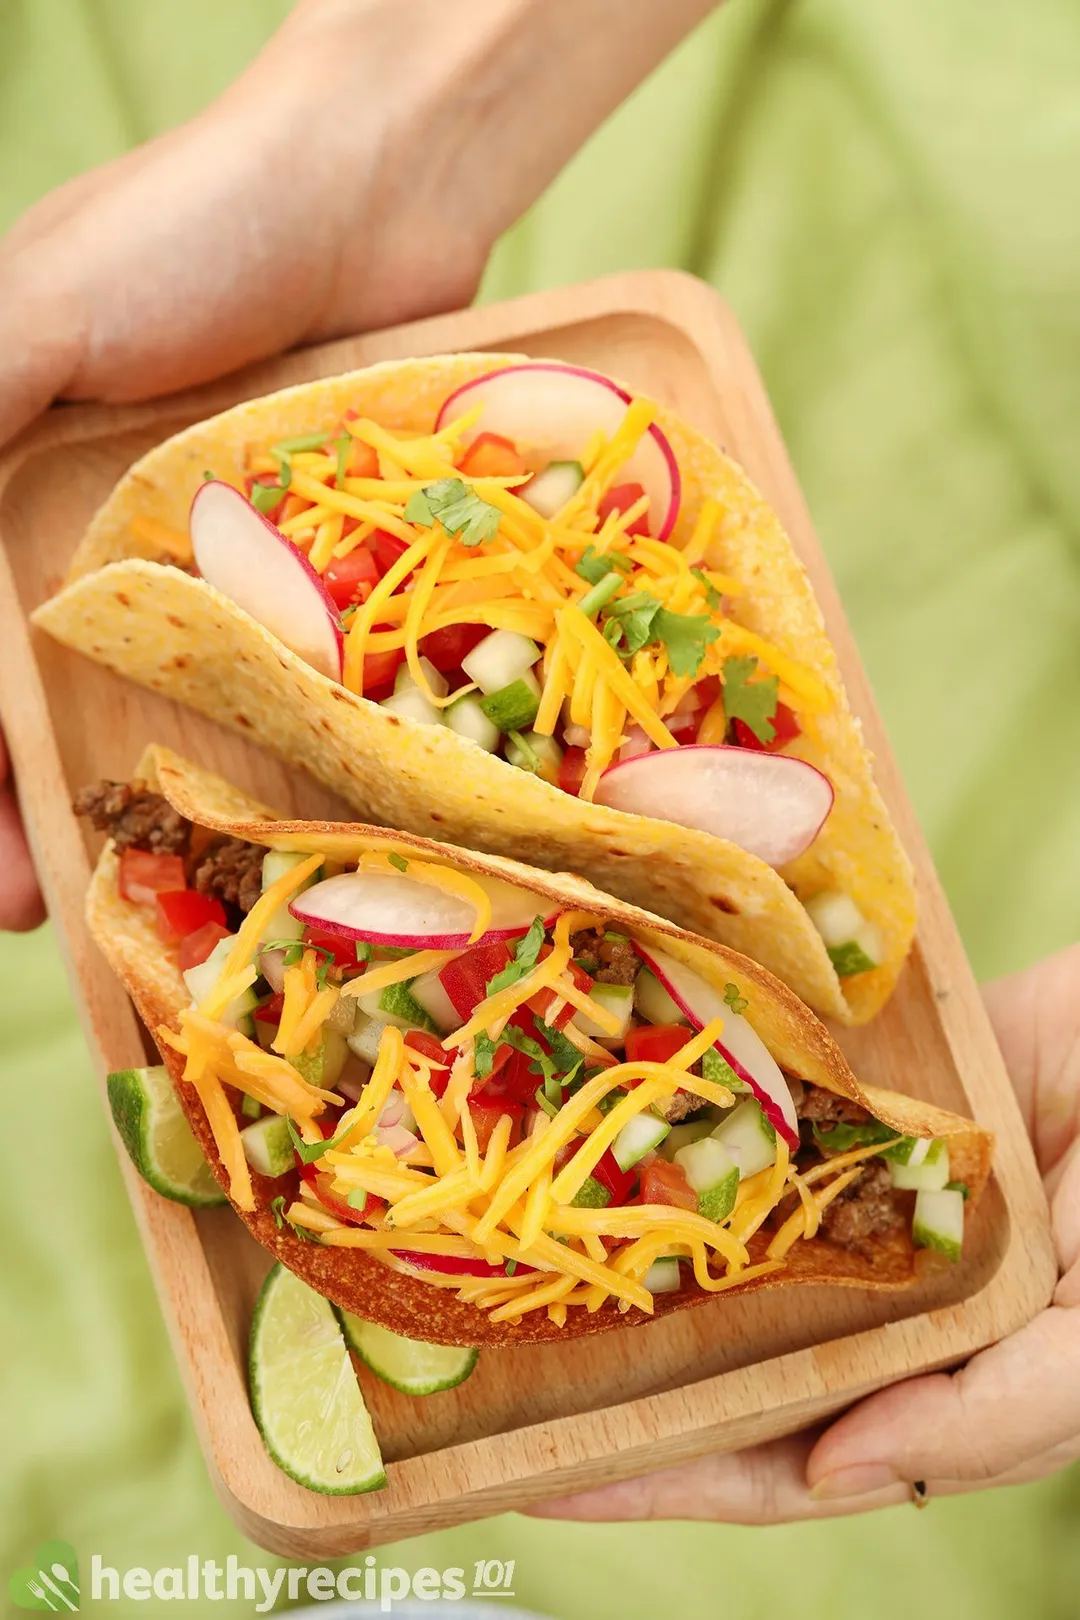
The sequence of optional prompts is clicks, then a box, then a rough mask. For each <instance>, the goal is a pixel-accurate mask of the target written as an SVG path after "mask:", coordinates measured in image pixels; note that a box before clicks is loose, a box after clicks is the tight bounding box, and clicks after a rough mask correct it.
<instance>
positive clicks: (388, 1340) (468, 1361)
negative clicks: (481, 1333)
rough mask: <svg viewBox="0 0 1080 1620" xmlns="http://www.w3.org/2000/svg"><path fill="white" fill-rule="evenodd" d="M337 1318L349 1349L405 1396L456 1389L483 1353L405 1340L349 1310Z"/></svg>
mask: <svg viewBox="0 0 1080 1620" xmlns="http://www.w3.org/2000/svg"><path fill="white" fill-rule="evenodd" d="M338 1316H339V1318H340V1320H341V1326H342V1328H343V1330H344V1333H345V1340H346V1343H347V1344H348V1345H349V1347H350V1349H352V1350H355V1351H356V1353H357V1355H358V1356H359V1357H360V1358H361V1360H362V1361H363V1362H365V1364H366V1365H367V1366H368V1367H370V1368H371V1371H372V1372H373V1373H376V1374H377V1375H378V1377H380V1378H381V1379H382V1380H383V1382H384V1383H387V1384H393V1386H394V1388H395V1389H400V1390H401V1391H402V1392H403V1394H405V1395H434V1394H436V1393H437V1392H438V1391H439V1390H440V1389H453V1387H454V1385H455V1384H460V1383H462V1382H463V1381H464V1380H465V1379H466V1378H468V1376H469V1374H470V1373H471V1372H472V1370H473V1368H474V1367H475V1366H476V1358H477V1356H478V1355H479V1354H480V1352H479V1350H463V1349H461V1347H460V1346H459V1345H454V1344H425V1343H423V1341H422V1340H420V1339H404V1338H402V1336H401V1334H400V1333H391V1332H390V1329H389V1328H384V1327H379V1326H378V1324H377V1323H375V1322H364V1321H361V1319H360V1317H359V1316H353V1315H352V1313H351V1312H350V1311H339V1312H338Z"/></svg>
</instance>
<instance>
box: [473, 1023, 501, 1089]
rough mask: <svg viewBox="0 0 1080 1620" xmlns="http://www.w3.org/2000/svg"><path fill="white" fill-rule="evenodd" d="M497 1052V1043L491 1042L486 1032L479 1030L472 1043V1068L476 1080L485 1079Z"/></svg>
mask: <svg viewBox="0 0 1080 1620" xmlns="http://www.w3.org/2000/svg"><path fill="white" fill-rule="evenodd" d="M498 1050H499V1043H498V1041H493V1040H492V1038H491V1036H490V1035H489V1034H488V1033H487V1031H486V1030H483V1029H482V1030H480V1032H479V1033H478V1035H477V1036H476V1039H475V1040H474V1041H473V1068H474V1069H475V1070H476V1074H477V1078H478V1079H480V1080H486V1079H487V1077H488V1075H489V1074H490V1073H491V1070H492V1065H493V1064H494V1062H495V1053H496V1052H497V1051H498Z"/></svg>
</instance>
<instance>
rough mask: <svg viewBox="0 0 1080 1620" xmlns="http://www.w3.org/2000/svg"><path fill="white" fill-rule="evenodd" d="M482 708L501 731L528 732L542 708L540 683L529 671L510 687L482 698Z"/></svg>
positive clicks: (511, 683) (503, 687)
mask: <svg viewBox="0 0 1080 1620" xmlns="http://www.w3.org/2000/svg"><path fill="white" fill-rule="evenodd" d="M480 707H481V709H482V710H483V712H484V713H485V714H486V715H487V717H488V719H489V720H490V721H491V723H492V725H493V726H498V728H499V730H500V731H527V730H528V729H529V727H530V726H531V725H532V723H533V721H534V720H535V719H536V715H537V711H538V710H539V708H540V682H539V681H538V680H537V678H536V676H535V675H534V674H533V672H532V670H531V669H527V670H526V671H525V673H524V675H519V676H518V678H517V680H516V681H511V682H510V684H509V685H508V686H500V687H499V688H498V690H497V691H495V692H491V693H489V694H488V696H487V697H482V698H481V699H480Z"/></svg>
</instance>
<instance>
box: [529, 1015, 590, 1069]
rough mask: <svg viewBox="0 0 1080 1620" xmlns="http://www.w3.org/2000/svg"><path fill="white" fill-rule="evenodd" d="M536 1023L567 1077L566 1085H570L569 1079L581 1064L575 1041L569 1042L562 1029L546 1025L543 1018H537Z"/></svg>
mask: <svg viewBox="0 0 1080 1620" xmlns="http://www.w3.org/2000/svg"><path fill="white" fill-rule="evenodd" d="M534 1022H535V1024H536V1027H537V1029H538V1030H539V1032H540V1034H541V1035H542V1036H543V1037H544V1039H545V1041H547V1043H548V1045H549V1046H550V1047H551V1055H552V1057H553V1058H554V1059H555V1062H556V1063H557V1064H558V1066H559V1069H560V1070H561V1072H562V1073H563V1074H564V1075H566V1076H567V1080H566V1084H569V1077H570V1076H571V1075H572V1074H573V1073H574V1071H575V1070H576V1069H577V1068H578V1067H579V1066H580V1064H581V1053H580V1052H579V1051H578V1049H577V1047H576V1046H575V1045H574V1043H573V1041H570V1040H567V1038H566V1036H565V1035H564V1034H563V1032H562V1030H561V1029H556V1028H555V1027H554V1025H553V1024H545V1023H544V1020H543V1019H542V1018H537V1019H535V1020H534Z"/></svg>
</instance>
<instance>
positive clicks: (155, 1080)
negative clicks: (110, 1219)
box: [106, 1065, 226, 1209]
mask: <svg viewBox="0 0 1080 1620" xmlns="http://www.w3.org/2000/svg"><path fill="white" fill-rule="evenodd" d="M106 1085H107V1087H108V1092H109V1107H110V1108H111V1109H112V1117H113V1124H114V1125H115V1126H116V1129H117V1130H118V1131H119V1133H120V1137H121V1140H122V1141H123V1144H124V1146H125V1147H126V1148H127V1150H128V1154H129V1155H130V1158H131V1162H132V1164H133V1165H134V1166H135V1168H136V1170H137V1171H138V1172H139V1174H140V1176H142V1178H143V1180H144V1181H146V1182H148V1183H149V1184H150V1186H151V1187H153V1188H154V1190H155V1192H159V1193H161V1194H162V1195H163V1196H164V1197H165V1198H172V1199H174V1200H175V1202H176V1203H178V1204H190V1205H191V1206H192V1207H193V1208H195V1209H206V1208H208V1207H209V1206H210V1205H211V1204H224V1203H225V1202H226V1199H225V1194H224V1193H223V1192H222V1190H221V1188H220V1187H219V1186H218V1184H217V1182H216V1181H215V1180H214V1174H213V1171H212V1170H211V1169H210V1166H209V1165H208V1164H207V1162H206V1158H205V1155H204V1154H203V1150H202V1148H201V1147H200V1146H199V1144H198V1142H197V1141H196V1140H195V1137H194V1135H193V1134H192V1130H191V1126H190V1125H189V1124H188V1122H187V1119H186V1118H185V1116H184V1110H183V1109H182V1108H181V1106H180V1099H179V1098H178V1097H177V1095H176V1091H175V1089H174V1087H173V1083H172V1081H171V1080H170V1079H169V1071H168V1070H167V1069H166V1068H165V1067H164V1065H159V1066H158V1067H157V1068H155V1069H118V1070H117V1071H116V1072H115V1074H110V1076H109V1078H108V1080H107V1082H106Z"/></svg>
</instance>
